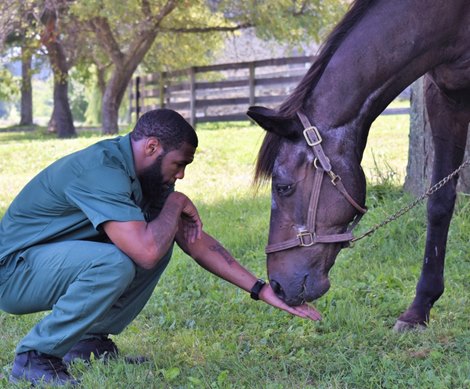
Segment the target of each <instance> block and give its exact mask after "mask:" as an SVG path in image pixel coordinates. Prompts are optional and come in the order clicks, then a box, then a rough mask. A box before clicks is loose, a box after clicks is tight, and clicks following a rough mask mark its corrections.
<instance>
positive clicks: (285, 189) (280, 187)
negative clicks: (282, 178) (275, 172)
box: [276, 184, 294, 196]
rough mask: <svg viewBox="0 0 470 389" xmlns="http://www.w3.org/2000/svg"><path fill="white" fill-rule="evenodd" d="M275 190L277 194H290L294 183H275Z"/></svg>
mask: <svg viewBox="0 0 470 389" xmlns="http://www.w3.org/2000/svg"><path fill="white" fill-rule="evenodd" d="M276 191H277V193H278V194H279V196H290V195H291V194H292V193H294V184H276Z"/></svg>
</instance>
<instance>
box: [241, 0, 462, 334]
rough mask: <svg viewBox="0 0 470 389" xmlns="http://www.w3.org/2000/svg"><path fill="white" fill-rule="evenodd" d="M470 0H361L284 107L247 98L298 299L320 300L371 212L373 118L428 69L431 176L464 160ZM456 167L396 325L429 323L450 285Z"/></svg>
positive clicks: (270, 255) (289, 293)
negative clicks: (367, 159) (365, 160)
mask: <svg viewBox="0 0 470 389" xmlns="http://www.w3.org/2000/svg"><path fill="white" fill-rule="evenodd" d="M469 38H470V3H469V2H468V1H466V0H453V1H451V2H449V1H445V0H438V1H421V0H394V1H389V0H356V1H354V2H353V3H352V4H351V5H350V8H349V10H348V12H347V13H346V14H345V16H344V17H343V19H342V20H341V21H340V22H339V23H338V24H337V25H336V27H335V28H334V29H333V30H332V32H331V33H330V35H329V36H328V38H327V39H326V40H325V42H324V44H323V45H322V47H321V48H320V50H319V53H318V56H317V59H316V60H315V61H314V63H313V64H312V66H311V67H310V69H309V70H308V71H307V72H306V74H305V76H304V77H303V79H302V80H301V81H300V83H299V84H298V85H297V87H296V88H295V89H294V91H293V92H292V93H291V94H290V95H289V96H288V97H287V99H286V100H285V101H284V102H283V103H282V104H281V105H280V106H279V107H278V108H277V109H268V108H265V107H261V106H252V107H249V109H248V112H247V115H248V116H249V117H250V118H251V119H252V120H254V121H255V122H256V123H257V124H258V125H259V126H261V127H262V128H263V129H264V130H266V134H265V137H264V139H263V142H262V145H261V148H260V150H259V153H258V158H257V162H256V170H255V180H257V181H258V182H260V181H261V182H262V181H264V180H267V181H269V180H271V182H272V184H271V185H272V186H271V187H272V191H271V192H272V193H271V198H272V201H271V216H270V226H269V237H268V245H267V247H266V254H267V269H268V277H269V282H270V285H271V287H272V288H273V290H274V291H275V293H276V294H277V295H278V296H279V297H280V298H281V299H282V300H284V301H285V302H286V303H287V304H289V305H291V306H295V305H300V304H303V303H305V302H310V301H313V300H315V299H318V298H319V297H321V296H322V295H323V294H324V293H326V292H327V291H328V289H329V287H330V281H329V278H328V273H329V270H330V269H331V267H332V266H333V265H334V263H335V259H336V257H337V255H338V253H339V252H340V250H341V249H342V248H343V247H345V246H347V245H348V243H349V242H350V241H351V240H352V238H353V235H352V228H354V226H355V225H356V224H357V223H358V221H359V219H360V217H361V216H362V215H363V214H364V213H365V211H366V207H365V199H366V181H365V177H364V173H363V171H362V168H361V159H362V156H363V152H364V148H365V146H366V142H367V137H368V133H369V130H370V126H371V124H372V122H373V121H374V120H375V119H376V118H377V116H378V115H379V114H380V113H381V112H382V111H383V110H384V109H385V108H386V107H387V105H388V104H389V103H390V102H391V101H392V100H393V99H394V98H395V97H396V96H397V95H398V94H399V93H400V92H401V91H403V90H404V89H405V88H406V87H407V86H408V85H410V84H411V83H412V82H413V81H414V80H416V79H418V78H419V77H421V76H423V75H424V83H425V101H426V107H427V109H428V113H429V122H430V126H431V129H432V135H433V142H434V150H435V157H434V163H433V173H432V183H433V184H435V183H436V182H438V181H439V180H441V179H442V178H443V177H446V176H447V175H449V173H451V172H452V171H453V170H454V169H456V168H457V167H458V166H459V164H460V163H461V162H462V160H463V157H464V152H465V145H466V139H467V131H468V124H469V122H470V39H469ZM457 176H458V175H456V176H455V177H453V178H452V179H451V180H450V181H449V183H447V184H446V185H445V186H444V187H443V188H442V189H440V190H439V191H438V192H436V193H434V194H432V195H431V196H430V197H429V199H428V204H427V236H426V245H425V250H424V260H423V264H422V272H421V276H420V278H419V281H418V283H417V287H416V293H415V297H414V299H413V301H412V302H411V304H410V305H409V307H408V308H407V309H406V311H404V312H403V313H402V314H401V315H400V316H399V317H398V319H397V321H396V323H395V326H394V329H395V330H397V331H405V330H409V329H413V328H425V327H426V326H427V325H428V323H429V317H430V311H431V308H432V306H433V304H434V303H435V302H436V301H437V300H438V299H439V297H440V296H441V295H442V293H443V292H444V277H443V272H444V257H445V253H446V243H447V235H448V229H449V224H450V221H451V217H452V213H453V209H454V204H455V198H456V184H457Z"/></svg>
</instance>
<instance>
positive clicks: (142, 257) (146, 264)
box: [132, 245, 166, 270]
mask: <svg viewBox="0 0 470 389" xmlns="http://www.w3.org/2000/svg"><path fill="white" fill-rule="evenodd" d="M165 254H166V251H164V250H162V249H161V248H159V247H157V246H155V245H152V246H151V247H146V248H145V250H142V251H141V252H140V253H139V254H137V255H135V256H134V258H132V259H133V261H134V262H135V263H136V264H137V265H138V266H140V267H141V268H143V269H146V270H151V269H153V268H154V267H155V266H157V264H158V262H160V260H161V259H162V258H163V257H164V256H165Z"/></svg>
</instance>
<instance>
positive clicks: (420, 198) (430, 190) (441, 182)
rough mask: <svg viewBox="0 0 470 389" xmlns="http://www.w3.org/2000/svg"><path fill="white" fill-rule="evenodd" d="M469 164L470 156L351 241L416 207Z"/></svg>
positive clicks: (355, 240) (370, 233)
mask: <svg viewBox="0 0 470 389" xmlns="http://www.w3.org/2000/svg"><path fill="white" fill-rule="evenodd" d="M469 165H470V158H469V159H467V160H466V161H464V163H462V165H460V166H459V167H458V168H457V169H456V170H454V171H453V172H452V173H450V174H449V175H448V176H447V177H444V178H443V179H442V180H440V181H439V182H438V183H437V184H434V185H433V186H431V187H430V188H429V189H428V190H427V191H426V192H424V193H423V194H422V195H421V196H419V197H418V198H417V199H416V200H414V201H412V202H411V203H410V204H408V205H407V206H405V207H403V208H401V209H400V210H398V211H397V212H395V213H394V214H393V215H390V216H389V217H388V218H386V219H385V220H384V221H382V222H381V223H378V224H376V225H375V226H373V227H372V228H371V229H369V230H368V231H366V232H364V233H363V234H362V235H360V236H358V237H357V238H354V239H352V240H351V242H357V241H358V240H361V239H363V238H365V237H366V236H369V235H372V234H373V233H374V232H375V231H377V230H378V229H379V228H382V227H384V226H386V225H387V224H388V223H391V222H392V221H394V220H397V219H398V218H399V217H401V216H403V215H404V214H405V213H407V212H409V211H411V210H412V209H413V208H414V207H416V206H417V205H418V204H419V203H420V202H422V201H423V200H424V199H425V198H427V197H429V196H431V195H432V194H433V193H435V192H437V191H438V190H439V189H441V188H442V187H443V186H444V185H445V184H447V183H448V182H449V181H450V180H451V179H452V178H453V177H454V176H456V175H457V174H459V173H460V171H461V170H462V169H464V168H465V167H467V166H469Z"/></svg>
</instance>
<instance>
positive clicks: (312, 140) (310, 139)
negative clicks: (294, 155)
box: [304, 126, 323, 147]
mask: <svg viewBox="0 0 470 389" xmlns="http://www.w3.org/2000/svg"><path fill="white" fill-rule="evenodd" d="M311 133H313V136H310V134H311ZM304 138H305V140H306V141H307V144H308V145H309V146H311V147H313V146H316V145H319V144H320V143H321V142H322V141H323V139H322V137H321V135H320V132H318V128H317V127H315V126H310V127H307V128H306V129H305V130H304Z"/></svg>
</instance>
